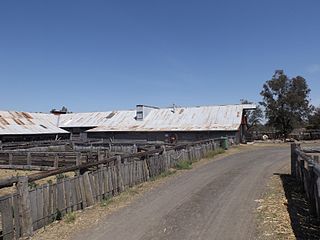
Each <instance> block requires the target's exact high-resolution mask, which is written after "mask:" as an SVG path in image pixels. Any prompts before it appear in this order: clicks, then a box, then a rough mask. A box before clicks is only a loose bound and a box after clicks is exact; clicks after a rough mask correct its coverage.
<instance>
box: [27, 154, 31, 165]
mask: <svg viewBox="0 0 320 240" xmlns="http://www.w3.org/2000/svg"><path fill="white" fill-rule="evenodd" d="M27 165H28V166H31V153H30V152H28V153H27Z"/></svg>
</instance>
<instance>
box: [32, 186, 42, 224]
mask: <svg viewBox="0 0 320 240" xmlns="http://www.w3.org/2000/svg"><path fill="white" fill-rule="evenodd" d="M36 198H37V207H38V209H37V227H38V228H42V227H43V226H44V218H43V217H44V216H43V190H42V187H37V189H36ZM34 230H35V229H34Z"/></svg>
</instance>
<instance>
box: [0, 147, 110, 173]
mask: <svg viewBox="0 0 320 240" xmlns="http://www.w3.org/2000/svg"><path fill="white" fill-rule="evenodd" d="M99 154H106V152H103V151H98V152H97V151H96V152H29V151H22V152H17V151H1V152H0V169H31V170H49V169H53V168H58V167H65V166H72V165H79V164H82V163H86V162H91V161H97V160H98V155H99Z"/></svg>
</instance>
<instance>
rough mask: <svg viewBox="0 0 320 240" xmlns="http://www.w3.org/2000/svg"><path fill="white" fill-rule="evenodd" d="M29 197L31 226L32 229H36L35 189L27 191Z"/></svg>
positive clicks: (36, 207) (36, 206)
mask: <svg viewBox="0 0 320 240" xmlns="http://www.w3.org/2000/svg"><path fill="white" fill-rule="evenodd" d="M29 197H30V207H31V216H32V226H33V230H36V229H38V222H37V217H38V213H37V211H38V205H37V191H36V190H35V189H33V190H31V191H30V192H29ZM22 229H23V228H22Z"/></svg>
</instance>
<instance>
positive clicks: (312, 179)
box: [308, 165, 317, 216]
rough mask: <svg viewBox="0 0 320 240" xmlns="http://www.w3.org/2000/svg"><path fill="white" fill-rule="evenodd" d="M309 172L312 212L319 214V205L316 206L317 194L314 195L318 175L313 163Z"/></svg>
mask: <svg viewBox="0 0 320 240" xmlns="http://www.w3.org/2000/svg"><path fill="white" fill-rule="evenodd" d="M308 170H309V174H310V186H309V189H308V190H309V193H308V194H309V201H310V205H311V206H310V210H311V211H310V212H311V214H312V215H315V216H317V206H316V196H315V195H314V192H315V191H314V188H315V187H316V184H317V176H316V174H315V172H314V168H313V165H309V166H308Z"/></svg>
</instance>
